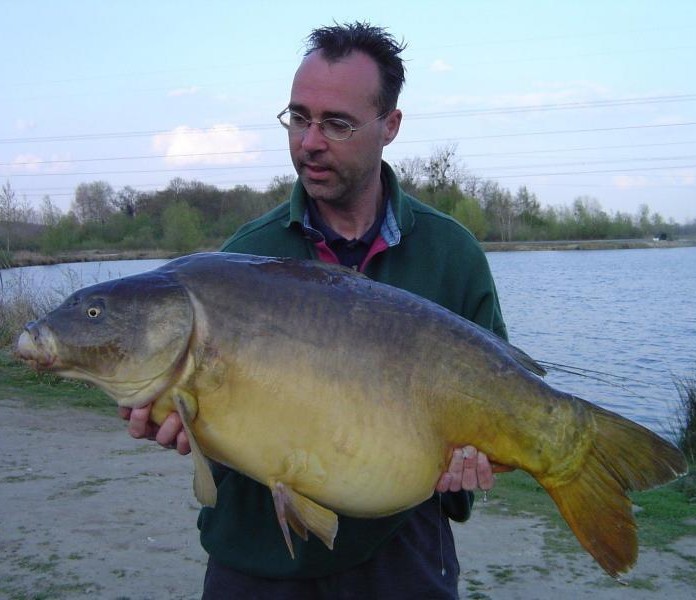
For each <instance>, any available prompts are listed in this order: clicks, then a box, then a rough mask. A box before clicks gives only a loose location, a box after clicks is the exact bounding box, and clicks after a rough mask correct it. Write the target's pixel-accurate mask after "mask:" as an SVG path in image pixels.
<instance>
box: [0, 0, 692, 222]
mask: <svg viewBox="0 0 696 600" xmlns="http://www.w3.org/2000/svg"><path fill="white" fill-rule="evenodd" d="M426 4H427V6H428V7H427V8H426V7H425V5H426ZM0 11H1V12H0V14H2V15H3V23H4V24H3V28H2V34H1V35H0V183H2V184H5V183H6V182H8V181H9V182H10V185H11V186H12V189H13V190H14V191H15V192H16V194H17V196H18V197H19V198H26V200H27V201H28V202H29V203H31V204H32V205H34V206H35V207H37V208H38V207H39V206H40V204H41V202H42V199H43V198H44V196H46V195H48V196H50V198H51V200H52V202H53V203H54V204H55V205H57V206H58V207H60V208H61V209H62V210H63V211H67V210H68V209H69V208H70V204H71V202H72V200H73V198H74V192H75V188H76V187H77V186H78V185H79V184H80V183H88V182H93V181H106V182H108V183H109V184H110V185H111V186H112V187H113V188H114V189H115V190H116V191H118V190H120V189H121V188H123V187H125V186H131V187H133V188H135V189H137V190H142V191H153V190H156V189H164V188H165V187H166V186H167V185H168V183H169V182H170V181H171V180H172V179H174V178H176V177H181V178H183V179H185V180H193V179H195V180H197V181H201V182H204V183H207V184H211V185H215V186H217V187H219V188H222V189H226V188H230V187H234V186H235V185H242V184H243V185H249V186H251V187H254V188H257V189H260V190H263V189H265V188H266V187H267V186H268V184H269V183H270V181H271V180H272V179H273V177H275V176H279V175H292V174H294V171H293V168H292V164H291V162H290V158H289V155H288V151H287V135H286V132H285V131H284V130H283V129H282V128H281V127H280V125H279V124H278V122H277V120H276V118H275V116H276V115H277V114H278V113H279V112H280V111H281V110H282V109H283V108H285V106H286V105H287V103H288V100H289V93H290V86H291V83H292V78H293V75H294V72H295V69H296V68H297V66H298V64H299V62H300V60H301V58H302V54H303V51H304V40H305V38H306V36H307V35H308V33H309V32H310V30H311V29H313V28H314V27H318V26H322V25H330V24H332V23H333V22H334V21H337V22H346V21H355V20H361V21H369V22H370V23H372V24H374V25H378V26H381V27H385V28H387V29H388V30H389V31H390V32H391V33H392V34H393V35H394V36H395V37H396V38H397V39H399V40H401V39H403V40H405V41H406V42H407V44H408V46H407V48H406V50H405V51H404V53H403V57H404V59H405V61H406V67H407V80H406V86H405V88H404V91H403V93H402V95H401V98H400V103H399V107H400V108H401V110H402V111H403V115H404V116H403V122H402V126H401V131H400V133H399V136H398V137H397V139H396V140H395V141H394V142H393V143H392V144H391V145H390V146H388V147H387V148H386V149H385V153H384V157H385V159H386V160H387V161H389V162H390V163H392V164H394V163H398V162H399V161H401V160H404V159H410V158H415V157H420V158H428V157H430V156H431V155H433V154H434V153H435V152H437V151H438V150H439V149H442V148H446V147H451V148H455V149H456V156H457V158H458V159H459V161H460V164H461V166H462V167H464V168H465V169H466V171H467V172H468V173H469V174H472V175H475V176H478V177H480V178H483V179H490V180H493V181H496V182H498V183H499V184H500V185H501V186H502V187H504V188H507V189H509V190H510V191H511V192H512V193H513V194H514V193H515V192H516V191H517V189H518V188H519V187H520V186H523V185H524V186H527V188H528V189H529V190H530V191H531V192H533V193H534V194H535V195H536V196H537V199H538V200H539V202H540V203H541V205H542V206H544V207H548V206H570V205H571V204H572V203H573V201H574V200H575V199H576V198H578V197H580V196H582V197H591V198H594V199H596V200H597V201H598V202H599V204H600V205H601V206H602V208H603V209H604V210H606V211H607V212H609V213H610V214H614V213H616V212H618V211H620V212H623V213H629V214H631V215H634V214H637V213H638V211H639V210H640V207H641V205H648V206H649V207H650V209H651V211H652V212H658V213H660V214H661V215H662V216H663V217H664V218H665V219H667V220H675V221H676V222H679V223H686V222H690V221H691V220H693V219H696V75H695V74H696V67H695V65H696V2H694V1H693V0H660V1H657V0H655V1H653V0H651V1H647V0H646V1H642V0H630V1H629V0H625V1H619V0H603V1H595V0H584V1H583V2H577V1H571V0H553V1H542V0H538V1H535V0H519V1H516V2H514V1H505V0H495V1H493V0H459V1H455V0H452V1H440V2H438V1H437V0H433V1H431V2H429V3H424V2H415V1H408V0H402V1H401V2H398V3H397V2H384V3H381V2H375V1H374V0H372V1H370V2H363V1H362V0H353V1H351V2H345V0H343V1H341V2H332V1H329V0H325V1H323V2H316V1H314V2H304V1H302V0H297V1H294V2H270V1H263V0H255V1H254V2H234V1H232V0H229V1H226V2H223V1H212V0H211V1H206V0H197V1H195V2H194V1H175V0H169V1H164V0H161V1H154V0H121V1H119V2H111V1H109V2H107V1H106V0H101V1H98V0H92V1H87V0H81V1H80V0H61V1H60V2H58V1H55V2H54V1H49V0H43V1H39V0H23V1H22V2H19V1H17V0H0Z"/></svg>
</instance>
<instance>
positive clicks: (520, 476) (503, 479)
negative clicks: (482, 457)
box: [478, 464, 696, 553]
mask: <svg viewBox="0 0 696 600" xmlns="http://www.w3.org/2000/svg"><path fill="white" fill-rule="evenodd" d="M693 468H694V465H693V464H692V465H691V470H692V471H693ZM630 496H631V500H632V501H633V504H634V505H635V507H636V521H637V523H638V535H639V540H640V544H641V546H646V547H651V548H655V549H657V550H662V551H664V550H666V549H667V548H668V546H669V545H670V544H671V543H672V542H674V541H675V540H677V539H678V538H680V537H683V536H696V504H695V503H694V502H693V501H691V499H690V498H689V497H688V496H687V495H686V494H685V493H684V491H683V489H682V484H681V481H675V482H672V483H670V484H668V485H666V486H663V487H660V488H656V489H653V490H649V491H646V492H634V493H632V494H631V495H630ZM478 501H479V502H480V499H479V500H478ZM486 510H487V512H489V513H494V514H501V515H511V516H520V515H533V516H537V517H542V518H543V519H544V520H545V521H546V522H547V523H549V524H550V525H552V526H553V527H554V529H559V530H562V531H564V532H565V533H567V535H557V532H556V533H554V535H553V536H551V537H552V539H549V540H548V542H549V543H550V544H552V545H553V546H554V550H558V551H562V552H564V553H565V552H571V551H573V550H574V549H577V550H578V551H581V549H580V546H579V545H578V543H577V540H575V537H574V536H573V535H572V533H571V532H570V529H569V528H568V526H567V525H566V524H565V521H563V519H562V518H561V516H560V513H559V512H558V509H557V508H556V505H555V504H554V503H553V501H552V500H551V498H550V496H549V495H548V494H547V493H546V492H545V491H544V489H543V488H542V487H541V486H540V485H539V484H538V483H537V482H536V481H535V480H534V479H533V478H532V477H531V476H529V475H528V474H527V473H524V472H522V471H514V472H512V473H505V474H503V475H499V476H498V477H497V479H496V486H495V488H494V489H493V491H492V492H490V493H489V502H488V506H487V508H486Z"/></svg>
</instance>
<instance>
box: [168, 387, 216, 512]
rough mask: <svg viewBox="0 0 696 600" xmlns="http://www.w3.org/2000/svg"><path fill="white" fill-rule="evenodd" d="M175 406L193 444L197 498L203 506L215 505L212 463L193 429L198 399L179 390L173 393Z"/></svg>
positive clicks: (194, 484)
mask: <svg viewBox="0 0 696 600" xmlns="http://www.w3.org/2000/svg"><path fill="white" fill-rule="evenodd" d="M173 400H174V406H176V410H177V412H178V413H179V416H180V417H181V423H182V424H183V426H184V431H185V432H186V436H187V437H188V440H189V445H190V446H191V456H192V458H193V492H194V494H195V495H196V499H197V500H198V501H199V502H200V503H201V504H202V505H203V506H215V504H216V503H217V487H216V485H215V480H214V479H213V472H212V471H211V469H210V463H209V462H208V459H207V458H206V457H205V455H204V454H203V451H202V450H201V447H200V446H199V445H198V441H197V440H196V436H195V435H194V434H193V430H192V429H191V423H192V422H193V418H194V417H195V415H194V416H192V414H191V413H192V408H193V410H197V407H198V403H197V402H196V399H195V398H194V397H193V396H192V395H191V394H190V393H188V392H185V391H183V390H177V391H176V392H174V394H173Z"/></svg>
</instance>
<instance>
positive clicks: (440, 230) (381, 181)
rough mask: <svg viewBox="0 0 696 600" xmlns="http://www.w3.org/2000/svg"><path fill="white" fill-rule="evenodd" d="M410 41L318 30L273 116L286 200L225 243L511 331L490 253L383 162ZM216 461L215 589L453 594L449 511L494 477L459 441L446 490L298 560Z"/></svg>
mask: <svg viewBox="0 0 696 600" xmlns="http://www.w3.org/2000/svg"><path fill="white" fill-rule="evenodd" d="M402 50H403V46H401V45H399V44H397V43H396V42H395V41H394V39H393V37H392V36H391V35H389V34H387V33H386V32H385V31H384V30H382V29H380V28H376V27H371V26H369V25H366V24H361V23H355V24H350V25H345V26H334V27H328V28H322V29H318V30H315V31H314V32H313V33H312V35H311V36H310V38H309V48H308V51H307V53H306V55H305V58H304V60H303V61H302V63H301V65H300V67H299V68H298V70H297V73H296V75H295V79H294V81H293V85H292V90H291V94H290V103H289V104H288V107H287V108H286V110H284V111H283V112H281V114H280V115H279V116H278V118H279V119H280V122H281V124H282V125H283V126H284V127H285V128H286V129H287V130H288V139H289V146H290V155H291V158H292V161H293V165H294V167H295V169H296V171H297V173H298V177H299V179H298V182H297V183H296V185H295V188H294V190H293V192H292V195H291V198H290V200H289V201H288V202H286V203H284V204H282V205H281V206H279V207H277V208H276V209H274V210H272V211H271V212H270V213H268V214H267V215H265V216H263V217H261V218H260V219H258V220H256V221H254V222H252V223H249V224H247V225H246V226H244V227H242V228H241V229H240V230H239V231H238V232H237V233H236V234H235V235H234V236H233V237H232V238H230V240H228V241H227V242H226V243H225V245H224V246H223V250H224V251H228V252H243V253H251V254H259V255H270V256H295V257H299V258H314V259H320V260H324V261H327V262H334V263H342V264H344V265H347V266H350V267H353V268H355V269H357V270H360V271H362V272H364V273H366V274H367V275H368V276H370V277H372V278H373V279H376V280H379V281H383V282H385V283H389V284H392V285H395V286H398V287H402V288H404V289H407V290H409V291H412V292H415V293H417V294H420V295H421V296H424V297H427V298H429V299H431V300H434V301H435V302H438V303H440V304H441V305H443V306H445V307H447V308H449V309H451V310H453V311H455V312H457V313H459V314H461V315H463V316H464V317H466V318H468V319H471V320H472V321H475V322H477V323H478V324H479V325H481V326H483V327H486V328H488V329H490V330H492V331H494V332H496V333H497V334H499V335H501V336H503V337H505V335H506V333H505V325H504V323H503V320H502V317H501V314H500V308H499V304H498V300H497V296H496V292H495V287H494V285H493V281H492V278H491V275H490V271H489V269H488V264H487V262H486V259H485V257H484V255H483V252H482V251H481V249H480V247H479V246H478V244H477V243H476V242H475V240H474V239H473V237H472V236H471V234H470V233H469V232H468V231H467V230H465V229H464V228H463V227H461V226H460V225H458V224H457V223H456V222H454V221H453V220H452V219H450V218H448V217H446V216H444V215H442V214H440V213H438V212H436V211H434V210H432V209H431V208H428V207H427V206H425V205H423V204H421V203H419V202H418V201H417V200H415V199H413V198H411V197H409V196H407V195H406V194H404V193H403V192H402V191H401V190H400V188H399V186H398V182H397V180H396V177H395V175H394V173H393V171H392V170H391V169H390V168H389V166H388V165H386V163H383V162H382V151H383V148H384V146H386V145H387V144H389V143H391V142H392V141H393V140H394V138H395V137H396V136H397V134H398V132H399V127H400V124H401V117H402V113H401V111H400V110H398V109H397V108H396V103H397V99H398V96H399V93H400V91H401V88H402V86H403V82H404V69H403V64H402V60H401V58H400V57H399V53H400V52H401V51H402ZM126 412H127V411H125V412H124V416H127V414H126ZM148 416H149V409H148V408H145V409H137V410H133V411H132V412H131V413H130V432H131V434H132V435H133V436H135V437H146V436H147V437H153V436H154V437H155V438H156V439H157V441H158V442H159V443H161V444H163V445H176V447H177V449H178V450H179V452H181V453H186V452H187V451H188V441H187V440H186V437H185V434H184V433H183V432H182V431H181V424H180V421H179V419H178V416H177V415H175V414H173V415H170V417H169V418H168V419H167V421H165V423H163V425H162V427H160V428H159V430H157V429H156V428H155V427H154V426H153V425H152V424H151V423H149V422H148ZM214 471H215V473H214V474H215V479H216V484H217V486H218V502H217V505H216V507H215V508H204V509H203V510H202V511H201V514H200V518H199V527H200V530H201V541H202V544H203V546H204V547H205V549H206V550H207V551H208V552H209V554H210V560H209V563H208V570H207V573H206V579H205V588H204V594H203V598H204V599H208V600H210V599H216V598H269V599H273V600H276V599H284V598H288V599H290V598H292V599H303V600H304V599H307V598H332V599H333V598H380V599H383V598H402V599H403V598H456V597H457V579H458V574H459V565H458V563H457V559H456V554H455V548H454V541H453V537H452V532H451V529H450V527H449V521H448V517H451V518H455V519H458V520H465V519H466V518H468V515H469V511H470V506H471V500H472V495H471V493H470V492H466V491H464V492H462V490H472V489H476V488H482V489H489V488H490V487H492V485H493V475H492V469H491V466H490V464H489V463H488V460H487V458H486V456H485V455H484V454H482V453H477V452H476V450H475V449H474V448H471V447H467V448H464V449H458V450H456V451H455V452H454V454H453V457H452V461H451V464H450V466H449V469H448V471H447V472H446V473H444V474H443V475H442V477H441V479H440V481H439V483H438V485H437V491H438V492H449V493H443V494H439V493H438V494H435V495H434V496H433V498H432V499H431V500H429V501H427V502H425V503H423V504H422V505H420V506H418V507H416V508H414V509H412V510H409V511H406V512H405V513H400V514H398V515H393V516H391V517H387V518H383V519H373V520H360V519H350V518H345V517H341V518H340V520H339V530H338V531H339V532H338V536H337V538H336V544H335V548H334V550H333V551H329V550H327V549H326V548H325V547H324V546H323V545H322V543H321V542H319V541H318V540H317V539H315V538H313V537H312V536H310V539H309V541H308V542H305V543H303V542H300V543H297V544H296V545H295V548H296V557H295V559H292V558H291V557H290V556H289V554H288V551H287V548H286V546H285V542H284V540H283V537H282V534H281V531H280V528H279V527H278V524H277V522H276V517H275V510H274V508H273V503H272V499H271V495H270V493H269V492H268V489H267V488H266V487H265V486H262V485H260V484H258V483H256V482H254V481H252V480H250V479H248V478H246V477H245V476H243V475H241V474H239V473H236V472H234V471H231V470H229V469H226V468H223V467H221V466H216V468H215V470H214Z"/></svg>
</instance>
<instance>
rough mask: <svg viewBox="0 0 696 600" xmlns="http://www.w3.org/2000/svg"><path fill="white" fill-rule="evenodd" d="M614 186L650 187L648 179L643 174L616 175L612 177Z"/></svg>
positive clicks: (625, 188)
mask: <svg viewBox="0 0 696 600" xmlns="http://www.w3.org/2000/svg"><path fill="white" fill-rule="evenodd" d="M612 183H613V184H614V187H617V188H619V189H620V190H631V189H636V188H646V187H650V185H651V184H650V180H649V179H648V178H647V177H645V175H616V176H614V177H612Z"/></svg>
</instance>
